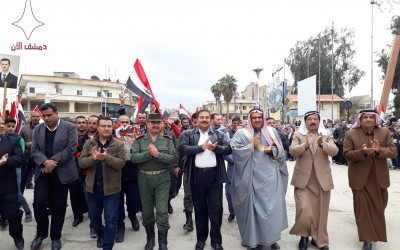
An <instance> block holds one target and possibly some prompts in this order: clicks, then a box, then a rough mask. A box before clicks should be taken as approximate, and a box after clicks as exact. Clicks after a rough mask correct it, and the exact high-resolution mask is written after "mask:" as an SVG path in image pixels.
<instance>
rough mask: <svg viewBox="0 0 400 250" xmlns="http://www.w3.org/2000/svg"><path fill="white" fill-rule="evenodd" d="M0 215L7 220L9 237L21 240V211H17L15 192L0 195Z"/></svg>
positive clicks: (17, 204) (16, 194)
mask: <svg viewBox="0 0 400 250" xmlns="http://www.w3.org/2000/svg"><path fill="white" fill-rule="evenodd" d="M0 214H1V215H2V216H3V218H6V219H7V220H8V223H9V233H10V235H11V237H13V238H14V239H20V238H22V224H21V218H22V211H21V210H20V209H19V202H18V193H17V191H15V192H11V193H10V192H8V193H0Z"/></svg>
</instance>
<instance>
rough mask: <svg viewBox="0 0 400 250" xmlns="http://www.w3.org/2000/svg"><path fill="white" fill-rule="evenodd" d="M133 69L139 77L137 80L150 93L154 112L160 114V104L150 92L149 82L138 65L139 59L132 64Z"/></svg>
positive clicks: (140, 65) (139, 64) (151, 91)
mask: <svg viewBox="0 0 400 250" xmlns="http://www.w3.org/2000/svg"><path fill="white" fill-rule="evenodd" d="M134 69H135V71H136V74H137V76H138V77H139V80H140V81H141V82H142V83H143V85H144V86H145V87H146V88H147V89H148V90H149V91H150V94H151V97H152V98H153V102H154V105H155V106H156V110H157V112H158V113H160V114H161V112H160V104H159V103H158V101H157V100H156V98H155V97H154V94H153V90H151V87H150V83H149V80H148V79H147V76H146V73H145V72H144V69H143V67H142V64H141V63H140V61H139V59H136V61H135V64H134Z"/></svg>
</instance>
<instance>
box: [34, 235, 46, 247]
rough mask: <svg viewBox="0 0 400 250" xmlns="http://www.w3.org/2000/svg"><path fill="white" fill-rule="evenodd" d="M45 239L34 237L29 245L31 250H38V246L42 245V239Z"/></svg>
mask: <svg viewBox="0 0 400 250" xmlns="http://www.w3.org/2000/svg"><path fill="white" fill-rule="evenodd" d="M46 238H47V236H46V237H40V236H39V237H36V238H35V239H34V240H33V241H32V244H31V250H38V249H39V248H40V246H41V245H42V242H43V240H44V239H46Z"/></svg>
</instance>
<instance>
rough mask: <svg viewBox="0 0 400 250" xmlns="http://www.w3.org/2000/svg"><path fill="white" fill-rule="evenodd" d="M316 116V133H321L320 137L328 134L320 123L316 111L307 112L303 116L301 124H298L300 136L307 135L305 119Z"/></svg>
mask: <svg viewBox="0 0 400 250" xmlns="http://www.w3.org/2000/svg"><path fill="white" fill-rule="evenodd" d="M315 114H316V115H318V118H319V127H318V133H321V134H322V135H327V134H328V130H326V128H325V127H324V124H323V123H322V122H321V116H320V115H319V113H318V112H317V111H308V112H306V113H305V114H304V118H303V121H302V123H300V127H299V133H300V134H302V135H307V127H306V120H307V117H308V116H310V115H315Z"/></svg>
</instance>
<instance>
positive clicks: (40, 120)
mask: <svg viewBox="0 0 400 250" xmlns="http://www.w3.org/2000/svg"><path fill="white" fill-rule="evenodd" d="M32 112H38V114H39V117H40V119H39V124H40V123H43V122H44V119H43V115H42V112H40V109H39V106H38V105H36V107H35V108H34V109H33V111H32Z"/></svg>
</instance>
